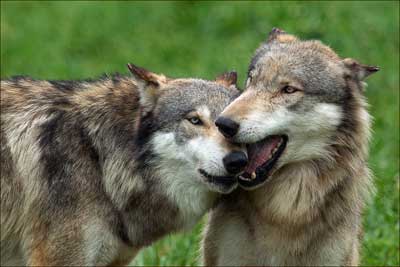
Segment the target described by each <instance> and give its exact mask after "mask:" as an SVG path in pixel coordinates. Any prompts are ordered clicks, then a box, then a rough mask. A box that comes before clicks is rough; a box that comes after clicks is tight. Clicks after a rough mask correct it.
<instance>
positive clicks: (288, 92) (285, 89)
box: [282, 85, 298, 94]
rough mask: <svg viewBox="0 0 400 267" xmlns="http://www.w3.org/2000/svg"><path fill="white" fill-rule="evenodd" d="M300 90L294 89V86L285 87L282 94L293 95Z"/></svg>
mask: <svg viewBox="0 0 400 267" xmlns="http://www.w3.org/2000/svg"><path fill="white" fill-rule="evenodd" d="M297 91H298V89H297V88H294V87H292V86H289V85H286V86H285V87H283V88H282V92H283V93H285V94H293V93H295V92H297Z"/></svg>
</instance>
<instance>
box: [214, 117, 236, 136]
mask: <svg viewBox="0 0 400 267" xmlns="http://www.w3.org/2000/svg"><path fill="white" fill-rule="evenodd" d="M215 125H217V127H218V130H219V131H220V132H221V133H222V134H223V135H224V136H225V137H228V138H231V137H233V136H235V134H236V133H237V132H238V130H239V124H238V123H236V122H235V121H233V120H231V119H228V118H225V117H218V119H217V120H216V121H215Z"/></svg>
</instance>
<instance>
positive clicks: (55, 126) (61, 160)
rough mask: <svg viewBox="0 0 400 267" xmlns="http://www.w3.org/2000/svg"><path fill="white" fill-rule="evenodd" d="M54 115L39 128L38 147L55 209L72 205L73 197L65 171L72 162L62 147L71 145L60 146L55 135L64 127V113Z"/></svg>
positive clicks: (59, 112)
mask: <svg viewBox="0 0 400 267" xmlns="http://www.w3.org/2000/svg"><path fill="white" fill-rule="evenodd" d="M54 113H55V115H54V117H53V118H51V119H50V120H49V121H48V122H46V123H44V124H43V125H42V126H41V130H42V132H41V134H40V136H39V146H40V148H41V151H42V154H41V160H42V161H43V163H44V175H45V177H46V179H47V184H48V187H49V197H50V200H51V201H53V204H55V205H51V206H52V207H54V208H57V207H65V206H69V205H71V204H73V203H74V202H75V197H74V193H73V190H72V188H70V187H71V186H70V184H69V180H68V179H69V178H70V176H71V174H70V173H68V171H67V170H66V167H68V166H72V165H73V162H71V160H70V159H69V158H68V155H67V154H66V153H65V151H64V149H65V147H63V146H70V145H71V144H61V143H60V142H59V140H57V134H58V133H60V132H61V127H62V125H65V121H66V119H65V112H64V111H59V110H58V111H54ZM66 140H68V139H66Z"/></svg>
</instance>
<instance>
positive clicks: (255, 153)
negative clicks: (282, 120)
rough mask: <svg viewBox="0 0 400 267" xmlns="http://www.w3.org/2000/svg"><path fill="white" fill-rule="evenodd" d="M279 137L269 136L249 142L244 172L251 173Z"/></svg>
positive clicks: (265, 157) (267, 156)
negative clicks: (259, 140) (252, 142)
mask: <svg viewBox="0 0 400 267" xmlns="http://www.w3.org/2000/svg"><path fill="white" fill-rule="evenodd" d="M280 140H281V137H279V136H271V137H270V138H268V139H267V140H264V141H261V142H258V143H255V144H251V145H250V146H249V148H248V151H247V152H248V155H249V162H250V163H249V164H248V165H247V167H246V169H245V170H244V172H246V173H248V174H252V173H253V172H255V171H256V169H257V167H259V166H261V165H263V164H264V163H265V162H266V161H267V160H268V159H269V156H270V155H271V153H272V150H273V149H274V148H275V147H276V146H277V145H278V144H279V141H280Z"/></svg>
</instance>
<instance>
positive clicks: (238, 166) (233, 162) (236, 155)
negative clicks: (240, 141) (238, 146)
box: [222, 151, 248, 174]
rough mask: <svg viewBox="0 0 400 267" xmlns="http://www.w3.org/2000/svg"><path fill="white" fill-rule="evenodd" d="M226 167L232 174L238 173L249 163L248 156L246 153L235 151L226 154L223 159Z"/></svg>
mask: <svg viewBox="0 0 400 267" xmlns="http://www.w3.org/2000/svg"><path fill="white" fill-rule="evenodd" d="M222 161H223V162H224V166H225V169H226V170H227V171H228V172H229V173H231V174H238V173H239V172H241V171H242V170H243V169H244V167H246V165H247V162H248V161H247V156H246V154H245V153H243V152H240V151H235V152H232V153H229V154H228V155H226V156H225V157H224V158H223V160H222Z"/></svg>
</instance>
